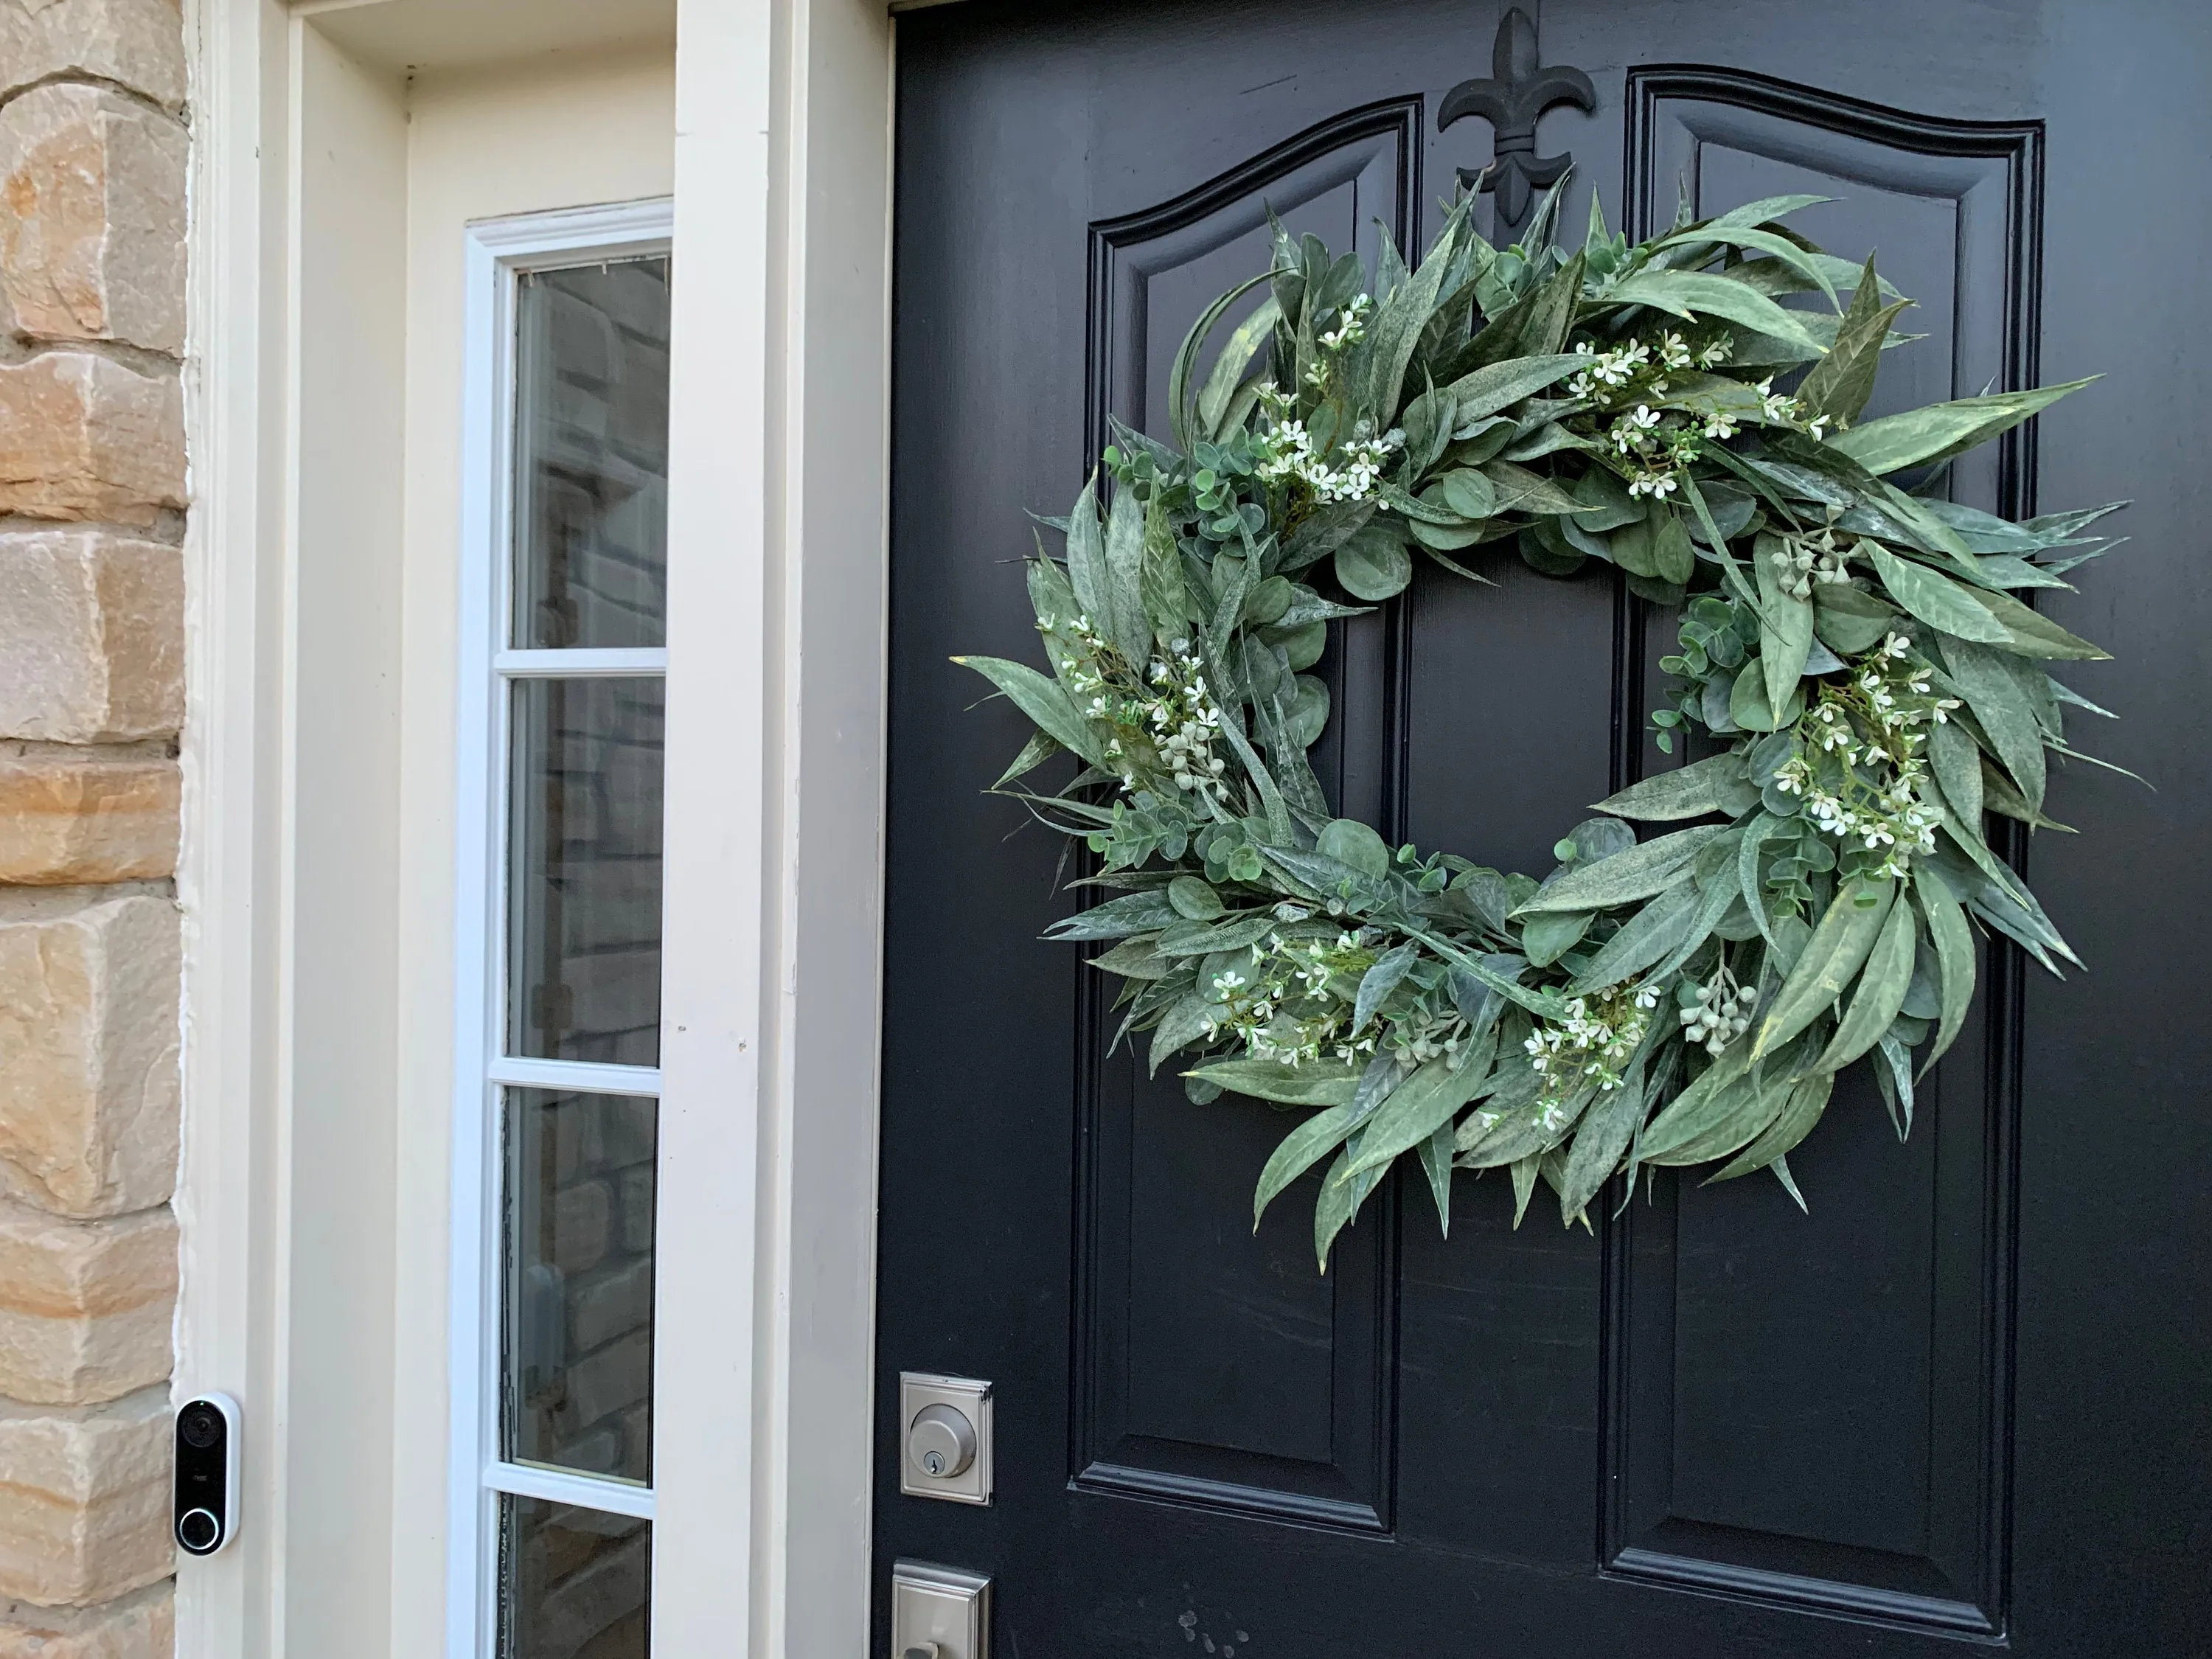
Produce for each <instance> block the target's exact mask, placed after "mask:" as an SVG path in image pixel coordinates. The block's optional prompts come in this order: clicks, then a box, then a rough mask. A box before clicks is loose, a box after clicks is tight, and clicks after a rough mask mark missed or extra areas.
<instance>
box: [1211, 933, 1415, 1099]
mask: <svg viewBox="0 0 2212 1659" xmlns="http://www.w3.org/2000/svg"><path fill="white" fill-rule="evenodd" d="M1291 908H1297V915H1295V916H1293V917H1290V918H1287V920H1291V921H1302V920H1304V915H1305V912H1304V909H1303V908H1298V907H1291ZM1278 914H1280V911H1279V912H1278ZM1375 956H1376V953H1375V951H1372V950H1370V948H1368V946H1367V945H1365V944H1364V943H1363V942H1362V941H1361V939H1360V938H1359V936H1358V934H1355V933H1340V934H1338V935H1337V938H1336V940H1335V942H1334V944H1331V943H1329V942H1328V941H1327V940H1324V939H1297V940H1286V939H1284V938H1283V936H1282V935H1281V934H1279V933H1273V934H1270V935H1269V936H1268V938H1267V942H1266V943H1265V945H1254V946H1253V947H1252V949H1251V952H1250V956H1249V970H1250V971H1249V972H1241V971H1239V970H1237V969H1233V968H1232V969H1226V970H1225V971H1223V972H1221V973H1218V974H1216V975H1214V976H1213V978H1212V980H1211V981H1209V982H1208V985H1207V987H1206V988H1207V990H1208V991H1209V993H1210V994H1211V995H1212V999H1213V1000H1214V1001H1215V1002H1216V1003H1218V1004H1219V1005H1220V1006H1218V1008H1215V1009H1212V1010H1209V1011H1208V1012H1207V1014H1206V1034H1207V1035H1208V1036H1220V1035H1221V1034H1222V1033H1223V1032H1228V1033H1230V1034H1231V1035H1233V1036H1236V1037H1237V1039H1238V1040H1239V1041H1241V1042H1243V1044H1244V1047H1245V1051H1246V1052H1247V1053H1249V1054H1250V1055H1251V1056H1252V1058H1254V1059H1255V1060H1279V1061H1281V1062H1282V1063H1283V1064H1284V1065H1285V1066H1303V1065H1304V1064H1305V1063H1307V1062H1308V1061H1309V1060H1319V1059H1320V1058H1321V1057H1322V1052H1323V1051H1324V1050H1328V1051H1329V1052H1332V1053H1334V1055H1335V1057H1336V1058H1337V1059H1339V1060H1350V1059H1352V1056H1353V1054H1354V1053H1355V1051H1357V1052H1359V1053H1364V1054H1372V1053H1374V1052H1375V1036H1376V1034H1375V1033H1374V1032H1372V1031H1370V1033H1369V1034H1368V1035H1367V1036H1364V1037H1363V1038H1361V1039H1360V1040H1359V1041H1358V1042H1356V1043H1355V1042H1352V1041H1351V1040H1350V1039H1349V1038H1348V1036H1347V1034H1346V1025H1347V1024H1349V1022H1350V1019H1351V1016H1352V1003H1351V1001H1350V1000H1348V999H1346V998H1344V997H1340V996H1337V995H1334V994H1332V993H1331V992H1330V991H1329V988H1328V987H1329V982H1330V981H1331V980H1332V979H1334V977H1335V976H1336V975H1339V974H1344V975H1350V976H1351V978H1352V981H1355V982H1356V981H1358V976H1359V975H1362V974H1364V973H1365V972H1366V971H1367V969H1369V968H1370V966H1372V965H1373V963H1374V961H1375Z"/></svg>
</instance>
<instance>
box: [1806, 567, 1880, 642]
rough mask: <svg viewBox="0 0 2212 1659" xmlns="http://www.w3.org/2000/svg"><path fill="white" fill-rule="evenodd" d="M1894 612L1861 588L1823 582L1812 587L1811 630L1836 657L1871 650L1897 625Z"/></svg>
mask: <svg viewBox="0 0 2212 1659" xmlns="http://www.w3.org/2000/svg"><path fill="white" fill-rule="evenodd" d="M1897 614H1898V613H1897V608H1896V606H1894V605H1890V604H1889V603H1887V601H1885V600H1882V599H1876V598H1875V596H1874V595H1873V594H1871V593H1869V592H1865V591H1864V590H1863V589H1862V588H1857V587H1850V586H1845V585H1844V584H1843V583H1840V582H1823V583H1821V584H1820V585H1819V586H1815V587H1814V589H1813V631H1814V633H1815V634H1816V635H1819V636H1820V641H1821V643H1822V644H1824V645H1826V647H1828V648H1829V649H1830V650H1831V651H1832V652H1834V653H1836V654H1837V655H1838V656H1839V657H1856V656H1857V655H1858V654H1859V653H1860V652H1862V651H1871V650H1873V649H1874V647H1875V646H1877V645H1879V644H1881V641H1882V640H1883V639H1884V638H1885V637H1887V635H1888V634H1889V632H1890V630H1891V629H1893V628H1894V627H1895V626H1896V625H1897Z"/></svg>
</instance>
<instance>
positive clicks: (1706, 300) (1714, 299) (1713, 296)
mask: <svg viewBox="0 0 2212 1659" xmlns="http://www.w3.org/2000/svg"><path fill="white" fill-rule="evenodd" d="M1605 300H1606V302H1607V304H1611V305H1638V306H1650V307H1652V308H1653V309H1655V310H1658V311H1664V312H1668V313H1671V314H1673V315H1674V316H1676V317H1691V316H1705V317H1718V318H1721V319H1724V320H1725V321H1728V322H1731V323H1741V325H1743V326H1744V327H1746V328H1748V329H1751V330H1753V331H1756V332H1758V333H1760V334H1766V335H1771V336H1772V337H1775V338H1776V339H1778V340H1784V341H1787V342H1789V343H1791V344H1793V345H1796V346H1799V347H1801V348H1802V349H1804V351H1805V353H1806V355H1807V356H1814V357H1817V356H1820V353H1821V350H1822V347H1821V344H1820V341H1819V339H1818V338H1816V337H1814V335H1812V334H1811V333H1809V332H1808V331H1807V330H1806V327H1805V325H1804V322H1803V320H1802V318H1801V317H1800V315H1799V313H1796V312H1794V311H1788V310H1785V309H1784V308H1783V307H1780V306H1778V305H1777V304H1775V303H1774V301H1771V300H1770V299H1768V298H1767V297H1766V296H1765V295H1763V294H1759V293H1756V292H1754V291H1753V289H1748V288H1747V287H1745V286H1744V285H1743V284H1742V283H1732V282H1730V281H1729V279H1728V278H1727V277H1725V276H1708V275H1705V274H1704V273H1702V272H1698V271H1688V270H1650V269H1646V270H1641V271H1638V272H1637V273H1635V274H1634V275H1632V276H1629V277H1627V278H1626V280H1625V281H1622V282H1620V283H1614V284H1613V287H1612V288H1611V289H1609V290H1608V291H1607V294H1606V295H1605Z"/></svg>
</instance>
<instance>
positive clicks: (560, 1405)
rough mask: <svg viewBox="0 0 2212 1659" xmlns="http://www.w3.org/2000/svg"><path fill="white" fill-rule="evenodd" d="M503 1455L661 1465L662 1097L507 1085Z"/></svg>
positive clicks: (640, 1477) (630, 1472)
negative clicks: (657, 1260) (656, 1454)
mask: <svg viewBox="0 0 2212 1659" xmlns="http://www.w3.org/2000/svg"><path fill="white" fill-rule="evenodd" d="M503 1127H504V1136H503V1139H504V1141H505V1146H504V1148H503V1157H504V1161H505V1165H506V1172H505V1173H506V1179H505V1182H504V1183H503V1184H504V1186H505V1188H506V1214H505V1216H504V1217H503V1223H504V1225H503V1226H502V1228H501V1233H502V1248H501V1278H502V1279H503V1280H504V1294H503V1296H502V1297H501V1300H502V1302H503V1303H504V1304H505V1308H506V1329H505V1332H504V1334H503V1341H502V1345H501V1346H502V1353H501V1367H500V1374H501V1388H500V1395H501V1404H502V1410H501V1415H502V1417H503V1418H504V1419H505V1423H504V1426H503V1439H504V1441H505V1444H504V1446H503V1448H502V1455H504V1456H505V1457H506V1458H507V1461H508V1462H515V1463H537V1464H543V1465H548V1466H550V1467H552V1468H562V1469H569V1470H573V1471H574V1472H575V1473H577V1474H597V1475H606V1476H610V1477H611V1478H613V1479H615V1480H635V1481H638V1482H641V1483H643V1482H647V1481H649V1480H652V1478H653V1149H654V1135H655V1132H656V1124H655V1118H654V1103H653V1101H651V1100H647V1099H641V1098H638V1097H635V1096H629V1095H586V1094H570V1093H565V1092H562V1093H556V1092H554V1091H550V1090H543V1089H510V1090H508V1091H507V1110H506V1114H505V1117H504V1121H503Z"/></svg>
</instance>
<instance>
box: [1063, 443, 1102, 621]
mask: <svg viewBox="0 0 2212 1659" xmlns="http://www.w3.org/2000/svg"><path fill="white" fill-rule="evenodd" d="M1067 580H1068V582H1069V584H1070V585H1071V586H1073V588H1074V590H1075V602H1076V604H1077V605H1080V606H1081V607H1082V608H1083V614H1084V615H1085V617H1089V618H1090V620H1091V626H1092V627H1094V628H1096V629H1097V630H1098V631H1099V632H1100V633H1102V634H1105V635H1109V636H1110V635H1112V633H1113V631H1114V597H1113V595H1114V589H1113V579H1112V577H1110V576H1109V574H1107V570H1106V538H1105V536H1104V535H1103V533H1102V532H1101V531H1100V529H1099V525H1098V475H1097V473H1096V472H1093V473H1092V474H1091V476H1090V477H1089V478H1087V479H1085V481H1084V485H1083V493H1082V494H1081V495H1078V496H1077V497H1076V498H1075V510H1074V511H1073V512H1072V513H1069V514H1068V515H1067Z"/></svg>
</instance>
